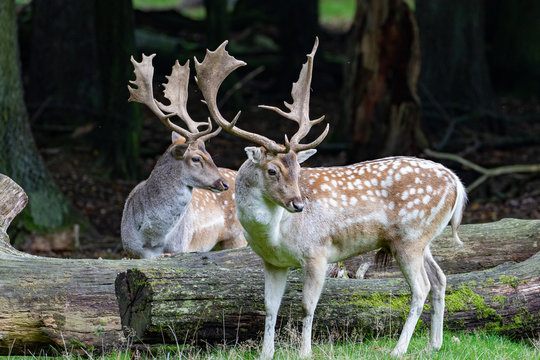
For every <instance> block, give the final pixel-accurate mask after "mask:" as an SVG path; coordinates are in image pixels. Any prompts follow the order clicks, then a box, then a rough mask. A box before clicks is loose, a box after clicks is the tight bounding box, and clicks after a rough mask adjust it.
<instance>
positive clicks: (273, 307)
mask: <svg viewBox="0 0 540 360" xmlns="http://www.w3.org/2000/svg"><path fill="white" fill-rule="evenodd" d="M287 270H288V269H287V268H278V267H275V266H273V265H271V264H268V263H266V262H265V263H264V305H265V308H266V320H265V323H264V340H263V348H262V352H261V358H262V359H271V358H272V357H273V356H274V336H275V328H276V319H277V313H278V310H279V305H280V304H281V298H282V297H283V293H284V292H285V285H286V284H287Z"/></svg>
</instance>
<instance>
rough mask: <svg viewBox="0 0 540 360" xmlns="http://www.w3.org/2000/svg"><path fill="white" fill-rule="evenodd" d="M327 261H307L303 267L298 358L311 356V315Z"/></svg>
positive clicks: (322, 283)
mask: <svg viewBox="0 0 540 360" xmlns="http://www.w3.org/2000/svg"><path fill="white" fill-rule="evenodd" d="M326 265H327V261H326V258H324V257H322V256H321V257H318V258H312V259H309V260H308V261H307V263H306V265H305V268H304V270H305V274H304V289H303V294H302V295H303V296H302V310H303V312H304V319H303V321H302V343H301V344H300V357H309V356H311V331H312V325H313V314H314V313H315V308H316V307H317V303H318V302H319V298H320V296H321V291H322V288H323V285H324V275H325V273H326Z"/></svg>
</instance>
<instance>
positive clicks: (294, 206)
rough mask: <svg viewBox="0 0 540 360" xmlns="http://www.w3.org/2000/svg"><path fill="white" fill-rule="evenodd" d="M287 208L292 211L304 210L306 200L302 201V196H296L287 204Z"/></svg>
mask: <svg viewBox="0 0 540 360" xmlns="http://www.w3.org/2000/svg"><path fill="white" fill-rule="evenodd" d="M287 208H288V210H289V211H291V212H301V211H302V210H304V202H303V201H302V198H300V197H295V198H294V199H292V200H291V201H289V203H288V204H287Z"/></svg>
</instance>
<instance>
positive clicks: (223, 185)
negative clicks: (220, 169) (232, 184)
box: [213, 179, 229, 191]
mask: <svg viewBox="0 0 540 360" xmlns="http://www.w3.org/2000/svg"><path fill="white" fill-rule="evenodd" d="M213 188H214V189H216V190H219V191H227V190H229V184H227V182H226V181H225V180H224V179H219V180H217V181H216V182H215V183H214V185H213Z"/></svg>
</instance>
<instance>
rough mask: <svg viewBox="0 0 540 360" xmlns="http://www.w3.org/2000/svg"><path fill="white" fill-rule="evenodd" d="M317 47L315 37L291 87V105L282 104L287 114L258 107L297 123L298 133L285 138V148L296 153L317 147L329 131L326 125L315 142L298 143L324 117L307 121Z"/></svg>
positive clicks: (275, 109)
mask: <svg viewBox="0 0 540 360" xmlns="http://www.w3.org/2000/svg"><path fill="white" fill-rule="evenodd" d="M318 46H319V38H318V37H316V38H315V44H314V45H313V50H311V53H309V54H308V55H307V62H306V63H304V65H302V70H301V71H300V75H299V77H298V81H297V82H295V83H293V85H292V91H291V95H292V99H293V103H292V104H289V103H287V102H284V104H285V107H286V108H287V109H289V112H285V111H283V110H281V109H280V108H278V107H275V106H268V105H259V107H261V108H263V109H268V110H272V111H274V112H276V113H277V114H278V115H280V116H282V117H284V118H286V119H289V120H293V121H295V122H297V123H298V126H299V127H298V131H297V132H296V133H295V134H294V135H293V136H292V138H291V140H290V141H288V139H287V138H286V143H288V145H287V146H290V148H291V150H293V151H296V152H298V151H302V150H307V149H311V148H314V147H315V146H317V145H319V144H320V143H321V142H322V141H323V140H324V138H325V137H326V135H327V134H328V131H329V126H328V124H327V126H326V129H325V130H324V132H323V133H322V134H321V135H320V136H319V137H318V138H317V139H316V140H315V141H313V142H311V143H309V144H300V141H301V140H302V139H303V138H304V137H306V135H307V134H308V133H309V131H310V130H311V127H312V126H313V125H316V124H318V123H320V122H321V121H323V120H324V116H321V117H320V118H318V119H315V120H310V119H309V98H310V90H311V77H312V75H313V58H314V57H315V53H316V52H317V47H318Z"/></svg>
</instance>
